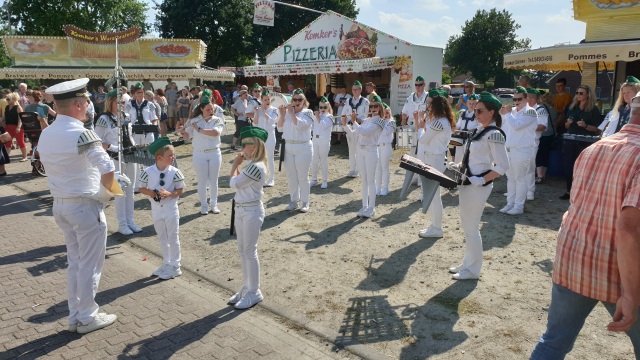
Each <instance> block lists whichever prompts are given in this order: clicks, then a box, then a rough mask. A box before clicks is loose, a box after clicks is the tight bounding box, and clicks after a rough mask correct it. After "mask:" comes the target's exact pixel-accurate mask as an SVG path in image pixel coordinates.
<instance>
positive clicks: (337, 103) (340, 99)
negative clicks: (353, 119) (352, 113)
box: [333, 84, 352, 145]
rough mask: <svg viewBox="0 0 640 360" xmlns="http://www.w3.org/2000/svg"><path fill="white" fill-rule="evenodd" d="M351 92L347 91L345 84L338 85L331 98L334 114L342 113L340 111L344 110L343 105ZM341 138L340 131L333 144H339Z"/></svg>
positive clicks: (349, 97)
mask: <svg viewBox="0 0 640 360" xmlns="http://www.w3.org/2000/svg"><path fill="white" fill-rule="evenodd" d="M351 97H352V96H351V94H348V93H347V86H346V85H345V84H340V85H338V94H337V95H336V96H335V97H334V99H333V108H334V109H336V114H338V115H342V111H343V110H344V105H345V104H346V103H347V101H348V100H349V99H351ZM341 140H342V133H338V134H337V139H336V141H335V142H334V143H333V145H340V143H341Z"/></svg>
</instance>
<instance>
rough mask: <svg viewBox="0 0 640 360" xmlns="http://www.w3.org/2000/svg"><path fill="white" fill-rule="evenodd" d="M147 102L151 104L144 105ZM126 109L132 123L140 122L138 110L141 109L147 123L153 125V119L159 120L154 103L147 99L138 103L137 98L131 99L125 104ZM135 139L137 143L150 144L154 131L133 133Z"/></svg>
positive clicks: (144, 121)
mask: <svg viewBox="0 0 640 360" xmlns="http://www.w3.org/2000/svg"><path fill="white" fill-rule="evenodd" d="M145 102H146V103H147V105H150V106H143V104H144V103H145ZM136 108H137V109H136ZM124 110H125V112H126V113H127V114H129V120H130V121H131V124H132V125H136V124H138V123H139V121H138V111H140V115H141V118H142V122H143V123H144V124H146V125H151V124H152V122H153V121H156V120H158V117H157V116H156V112H155V109H154V108H153V103H152V102H150V101H147V100H144V101H143V102H142V103H140V104H138V102H137V100H136V99H131V101H129V102H128V103H126V104H125V109H124ZM133 140H134V141H135V142H136V145H149V144H151V143H152V142H153V133H148V134H133Z"/></svg>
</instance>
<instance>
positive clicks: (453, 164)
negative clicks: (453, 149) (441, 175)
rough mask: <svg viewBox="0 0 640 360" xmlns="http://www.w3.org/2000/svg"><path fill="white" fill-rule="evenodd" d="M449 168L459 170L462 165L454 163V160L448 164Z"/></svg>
mask: <svg viewBox="0 0 640 360" xmlns="http://www.w3.org/2000/svg"><path fill="white" fill-rule="evenodd" d="M447 169H449V170H453V171H458V172H459V171H460V165H458V164H456V163H454V162H453V161H450V162H449V163H448V164H447Z"/></svg>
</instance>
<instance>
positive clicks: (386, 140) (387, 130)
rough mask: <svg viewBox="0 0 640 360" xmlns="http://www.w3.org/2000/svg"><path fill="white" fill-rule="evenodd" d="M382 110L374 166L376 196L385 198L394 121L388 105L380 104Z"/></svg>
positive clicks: (394, 130) (387, 191) (387, 192)
mask: <svg viewBox="0 0 640 360" xmlns="http://www.w3.org/2000/svg"><path fill="white" fill-rule="evenodd" d="M382 107H383V108H384V111H383V114H384V120H385V124H384V127H383V128H382V133H381V134H380V139H379V142H378V166H376V194H377V195H380V196H385V195H387V194H389V176H390V174H391V171H390V170H389V162H390V161H391V155H393V147H392V146H391V143H392V142H393V136H394V135H395V133H396V120H395V119H394V118H393V116H391V108H390V107H389V105H387V104H385V103H382Z"/></svg>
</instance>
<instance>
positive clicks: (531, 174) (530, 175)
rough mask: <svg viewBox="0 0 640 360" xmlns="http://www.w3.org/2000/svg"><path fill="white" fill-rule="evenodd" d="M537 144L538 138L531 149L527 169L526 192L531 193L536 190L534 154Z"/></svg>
mask: <svg viewBox="0 0 640 360" xmlns="http://www.w3.org/2000/svg"><path fill="white" fill-rule="evenodd" d="M538 145H540V140H536V145H535V146H534V147H533V150H532V151H531V160H530V161H529V171H527V192H528V193H529V194H531V195H533V194H535V192H536V155H537V154H538Z"/></svg>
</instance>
